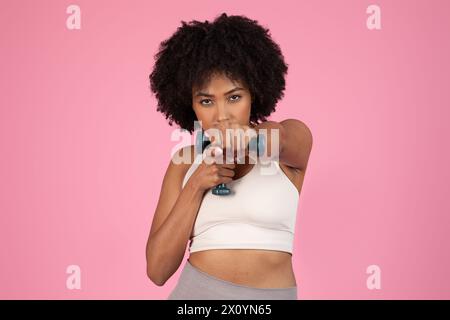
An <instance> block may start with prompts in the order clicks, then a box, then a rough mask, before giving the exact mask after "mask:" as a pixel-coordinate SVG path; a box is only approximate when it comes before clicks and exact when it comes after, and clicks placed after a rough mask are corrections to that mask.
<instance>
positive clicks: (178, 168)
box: [146, 146, 204, 286]
mask: <svg viewBox="0 0 450 320" xmlns="http://www.w3.org/2000/svg"><path fill="white" fill-rule="evenodd" d="M188 148H191V154H192V152H193V148H192V146H190V147H185V148H183V149H181V150H179V151H178V152H179V156H181V157H183V152H185V151H186V150H187V149H188ZM191 160H192V161H191V163H192V162H193V159H191ZM188 167H189V164H175V163H174V162H173V161H171V162H170V164H169V166H168V168H167V171H166V174H165V176H164V179H163V183H162V187H161V194H160V197H159V200H158V205H157V208H156V211H155V214H154V216H153V222H152V226H151V229H150V234H149V237H148V241H147V246H146V256H147V275H148V277H149V278H150V280H152V282H154V283H155V284H156V285H158V286H162V285H164V283H165V282H166V281H167V280H168V279H169V278H170V277H171V276H172V275H173V274H174V273H175V272H176V270H177V269H178V267H179V266H180V264H181V262H182V260H183V257H184V254H185V251H186V245H187V243H188V241H189V237H190V235H191V232H192V228H193V225H194V222H195V218H196V215H197V212H198V210H199V207H200V203H201V201H202V198H203V193H204V192H203V191H201V189H200V188H198V187H197V186H196V185H195V184H194V183H193V182H192V181H191V180H192V179H190V180H189V181H188V182H187V183H186V185H185V186H184V188H183V189H182V181H183V178H184V174H185V172H186V171H187V169H188Z"/></svg>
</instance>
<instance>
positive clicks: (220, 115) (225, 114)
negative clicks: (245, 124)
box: [217, 103, 230, 122]
mask: <svg viewBox="0 0 450 320" xmlns="http://www.w3.org/2000/svg"><path fill="white" fill-rule="evenodd" d="M229 117H230V115H229V111H228V108H227V107H226V106H225V104H223V103H221V104H219V105H218V107H217V120H218V121H219V122H221V121H225V120H228V119H229Z"/></svg>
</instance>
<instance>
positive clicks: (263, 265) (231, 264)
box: [188, 249, 296, 288]
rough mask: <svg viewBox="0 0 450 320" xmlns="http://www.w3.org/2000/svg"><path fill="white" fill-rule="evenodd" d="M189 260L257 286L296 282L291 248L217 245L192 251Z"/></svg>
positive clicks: (283, 285) (227, 277) (222, 276)
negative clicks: (241, 247) (239, 247)
mask: <svg viewBox="0 0 450 320" xmlns="http://www.w3.org/2000/svg"><path fill="white" fill-rule="evenodd" d="M188 260H189V262H190V263H191V264H192V265H193V266H194V267H196V268H197V269H200V270H201V271H203V272H205V273H208V274H209V275H211V276H213V277H216V278H219V279H222V280H225V281H229V282H233V283H236V284H240V285H244V286H249V287H255V288H289V287H295V286H296V280H295V275H294V271H293V268H292V255H291V254H290V253H289V252H283V251H275V250H257V249H214V250H204V251H197V252H193V253H191V254H190V256H189V259H188Z"/></svg>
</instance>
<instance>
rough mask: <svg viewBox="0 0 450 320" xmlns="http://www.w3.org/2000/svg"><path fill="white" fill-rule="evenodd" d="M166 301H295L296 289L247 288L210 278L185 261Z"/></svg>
mask: <svg viewBox="0 0 450 320" xmlns="http://www.w3.org/2000/svg"><path fill="white" fill-rule="evenodd" d="M167 300H297V287H296V286H295V287H289V288H253V287H248V286H244V285H240V284H236V283H233V282H229V281H225V280H222V279H219V278H216V277H214V276H211V275H209V274H207V273H205V272H203V271H201V270H199V269H197V268H196V267H194V266H193V265H192V264H191V263H190V262H189V260H187V261H186V264H185V265H184V268H183V270H182V272H181V275H180V278H179V279H178V283H177V285H176V286H175V288H174V289H173V291H172V292H171V293H170V295H169V296H168V298H167Z"/></svg>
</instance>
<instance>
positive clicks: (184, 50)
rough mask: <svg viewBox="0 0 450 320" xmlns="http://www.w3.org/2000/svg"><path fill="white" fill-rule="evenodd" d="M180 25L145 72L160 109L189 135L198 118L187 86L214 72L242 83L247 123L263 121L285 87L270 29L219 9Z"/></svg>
mask: <svg viewBox="0 0 450 320" xmlns="http://www.w3.org/2000/svg"><path fill="white" fill-rule="evenodd" d="M181 23H182V25H181V26H180V27H178V29H177V31H176V32H175V33H174V34H173V35H172V36H171V37H170V38H168V39H167V40H164V41H162V42H161V43H160V46H159V51H158V53H157V54H156V55H155V56H154V58H155V60H156V63H155V66H154V69H153V71H152V73H151V74H150V76H149V79H150V89H151V91H152V92H153V93H154V94H155V96H156V99H157V100H158V108H157V110H158V111H159V112H162V113H163V114H165V116H166V119H169V125H172V123H173V122H176V123H177V124H178V125H179V126H180V127H181V128H182V129H185V130H188V131H189V132H190V133H192V132H193V131H194V121H195V120H197V118H196V115H195V113H194V110H193V109H192V88H193V87H196V86H203V85H204V84H205V83H207V82H209V80H210V79H211V76H212V75H213V74H214V73H216V72H218V73H223V74H225V75H226V76H227V77H228V78H229V79H231V80H239V81H242V82H243V83H244V84H245V85H246V86H247V87H248V89H249V91H250V94H251V97H252V105H251V112H250V121H251V122H253V123H255V124H257V123H258V122H259V121H266V120H267V117H268V116H269V115H270V114H271V113H272V112H273V111H275V106H276V103H277V101H278V100H280V99H281V98H282V97H283V95H284V93H283V91H284V89H285V74H286V73H287V70H288V65H287V64H286V63H285V61H284V57H283V54H282V53H281V50H280V48H279V46H278V44H276V43H275V42H274V41H273V40H272V39H271V36H270V31H269V30H268V29H266V28H264V27H262V26H260V25H259V24H258V22H257V21H255V20H250V19H249V18H247V17H245V16H238V15H235V16H231V15H230V16H228V15H227V14H226V13H222V14H221V15H220V16H218V17H217V18H216V19H215V20H214V21H213V22H212V23H210V22H209V21H205V22H199V21H196V20H193V21H191V22H190V23H186V22H184V21H181Z"/></svg>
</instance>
